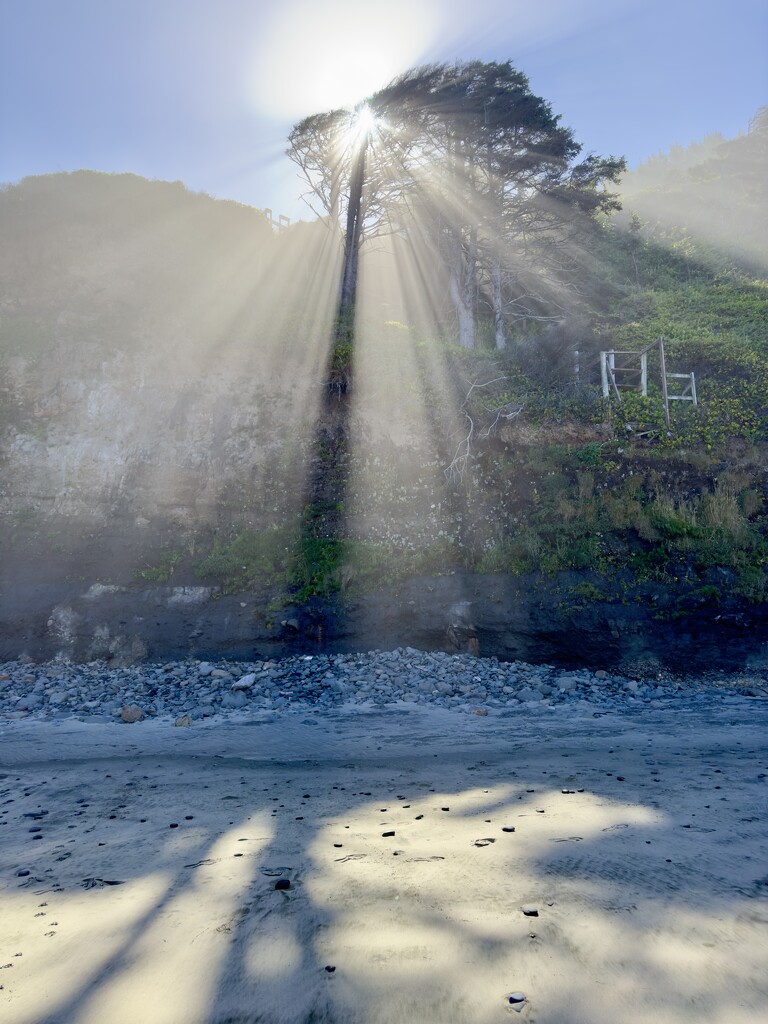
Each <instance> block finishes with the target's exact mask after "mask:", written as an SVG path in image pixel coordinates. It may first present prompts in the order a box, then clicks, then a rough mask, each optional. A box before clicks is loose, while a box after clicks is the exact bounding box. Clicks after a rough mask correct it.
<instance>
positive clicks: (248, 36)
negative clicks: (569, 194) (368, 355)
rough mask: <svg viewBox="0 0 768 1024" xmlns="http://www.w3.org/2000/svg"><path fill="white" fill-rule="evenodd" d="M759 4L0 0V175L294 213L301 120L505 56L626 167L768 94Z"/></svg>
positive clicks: (587, 145) (766, 7) (720, 127)
mask: <svg viewBox="0 0 768 1024" xmlns="http://www.w3.org/2000/svg"><path fill="white" fill-rule="evenodd" d="M766 54H768V2H766V0H463V2H461V0H268V2H266V0H0V181H2V182H8V181H18V180H19V179H20V178H22V177H24V176H25V175H27V174H40V173H44V172H49V171H58V170H75V169H77V168H81V167H85V168H91V169H95V170H101V171H132V172H134V173H136V174H142V175H145V176H146V177H150V178H162V179H168V180H172V181H173V180H178V179H180V180H182V181H183V182H184V183H185V184H186V185H187V186H188V187H190V188H191V189H194V190H201V191H205V192H209V193H210V194H211V195H215V196H220V197H222V198H231V199H237V200H239V201H241V202H244V203H250V204H252V205H254V206H259V207H267V206H269V207H272V208H273V210H274V211H275V213H285V214H288V215H289V216H291V217H293V218H295V217H297V216H299V215H301V214H302V212H303V213H304V216H306V217H309V216H310V214H309V212H308V211H306V209H305V208H303V207H302V205H301V204H300V202H298V200H297V197H298V195H299V193H300V191H301V186H300V182H299V181H298V179H297V178H296V175H295V170H294V167H293V165H292V164H291V163H290V162H289V161H288V160H287V158H285V156H284V155H283V153H284V150H285V138H286V135H287V133H288V131H289V130H290V127H291V125H292V124H293V123H294V121H297V120H299V119H300V118H301V117H303V116H305V115H306V114H311V113H314V112H316V111H317V110H324V109H328V108H330V107H333V106H338V105H341V104H343V103H344V102H347V101H348V102H353V103H354V101H355V100H357V99H359V98H361V97H363V96H365V95H366V94H368V93H370V92H372V91H374V90H375V89H376V88H378V87H380V86H382V85H384V84H385V83H386V82H387V81H388V80H389V79H390V78H392V77H393V76H394V75H395V74H397V73H398V72H400V71H402V70H404V69H405V68H407V67H409V66H413V65H416V64H420V63H425V62H429V61H453V60H456V59H475V58H478V59H482V60H507V59H510V60H511V61H512V62H513V64H514V65H515V66H516V67H517V68H519V69H520V70H521V71H523V72H525V73H526V74H527V75H528V77H529V78H530V81H531V87H532V89H533V91H534V92H536V93H537V94H539V95H541V96H543V97H544V98H545V99H547V100H548V101H549V102H550V103H551V104H552V106H553V108H554V110H555V112H556V113H559V114H561V115H562V120H563V123H564V124H565V125H567V126H569V127H570V128H572V129H573V130H574V133H575V135H576V138H577V139H578V141H580V142H581V143H582V144H583V146H584V150H585V152H596V153H600V154H604V155H607V154H609V153H613V154H616V155H619V154H623V155H625V156H626V157H627V159H628V160H629V162H630V165H635V164H637V163H638V162H640V161H642V160H644V159H646V158H647V157H649V156H651V155H652V154H654V153H657V152H659V151H662V150H667V149H669V147H670V146H671V145H673V144H674V143H680V144H683V145H685V144H687V143H688V142H691V141H693V140H696V139H701V138H702V137H703V136H704V135H706V134H708V133H709V132H713V131H719V132H721V133H722V134H724V135H726V136H733V135H735V134H737V133H738V132H740V131H746V129H747V126H748V123H749V119H750V117H751V116H752V115H753V114H754V113H755V111H756V110H757V108H758V107H759V106H761V105H764V104H766V103H768V60H767V59H766Z"/></svg>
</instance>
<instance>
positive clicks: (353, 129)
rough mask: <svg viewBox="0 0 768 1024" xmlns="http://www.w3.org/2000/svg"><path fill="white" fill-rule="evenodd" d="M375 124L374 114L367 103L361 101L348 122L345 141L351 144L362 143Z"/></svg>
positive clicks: (357, 144)
mask: <svg viewBox="0 0 768 1024" xmlns="http://www.w3.org/2000/svg"><path fill="white" fill-rule="evenodd" d="M375 126H376V115H375V114H374V112H373V111H372V110H371V108H370V107H369V106H368V104H367V103H362V104H361V105H360V106H359V107H357V108H356V110H355V113H354V116H353V118H352V120H351V121H350V124H349V131H348V133H347V136H348V137H347V141H348V143H349V144H350V145H352V146H359V145H361V144H363V143H364V140H366V139H367V138H368V137H369V136H370V135H371V133H372V132H373V130H374V128H375Z"/></svg>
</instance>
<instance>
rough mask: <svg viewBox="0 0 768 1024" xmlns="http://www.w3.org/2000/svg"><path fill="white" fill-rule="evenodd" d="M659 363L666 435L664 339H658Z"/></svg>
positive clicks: (667, 397) (667, 396)
mask: <svg viewBox="0 0 768 1024" xmlns="http://www.w3.org/2000/svg"><path fill="white" fill-rule="evenodd" d="M659 363H660V364H661V393H662V396H663V398H664V419H665V420H666V422H667V433H669V432H670V430H671V427H670V423H669V393H668V392H667V364H666V362H665V361H664V337H663V336H661V337H660V338H659Z"/></svg>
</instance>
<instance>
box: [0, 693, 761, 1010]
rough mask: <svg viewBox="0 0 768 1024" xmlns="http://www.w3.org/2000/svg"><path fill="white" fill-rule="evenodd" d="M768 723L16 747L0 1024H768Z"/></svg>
mask: <svg viewBox="0 0 768 1024" xmlns="http://www.w3.org/2000/svg"><path fill="white" fill-rule="evenodd" d="M766 724H768V701H766V700H764V699H763V700H761V699H759V698H749V697H736V696H732V695H727V696H722V697H721V696H718V695H716V694H715V695H713V696H712V698H711V699H705V700H702V699H699V700H697V701H693V702H690V703H688V704H686V702H685V701H684V700H682V699H681V700H680V701H679V702H678V704H677V705H676V706H674V707H666V708H658V707H649V706H639V707H635V706H631V705H630V704H629V703H627V706H626V707H624V708H622V709H619V710H617V711H614V712H609V713H605V712H596V711H595V710H594V708H592V707H591V706H590V705H588V704H587V703H581V704H576V705H563V706H559V707H547V706H536V707H535V708H534V707H531V708H530V709H516V710H490V711H489V712H488V713H487V714H472V713H468V712H467V711H466V710H464V711H461V712H460V711H453V710H446V709H443V708H436V707H416V706H413V707H410V708H402V707H394V706H387V707H383V708H374V707H370V706H362V707H350V706H342V707H339V708H334V709H329V710H322V711H320V710H316V711H313V710H310V711H300V710H294V709H286V710H285V711H283V712H279V713H278V712H258V713H254V714H253V715H252V716H250V717H249V718H243V719H242V720H239V721H233V720H229V721H227V720H222V719H213V720H211V721H206V722H201V723H195V725H194V727H192V728H187V729H178V728H174V727H173V726H172V725H171V724H169V723H168V722H160V721H144V722H138V723H135V724H133V725H119V724H97V723H89V722H79V721H76V720H64V721H48V722H46V721H32V720H26V721H24V720H21V721H14V722H7V723H4V724H2V725H0V812H2V813H1V814H0V822H1V824H0V839H1V842H2V846H1V849H2V853H0V884H1V885H2V928H1V929H0V986H1V987H2V988H1V990H0V1007H2V1018H3V1020H4V1021H7V1022H9V1024H43V1022H44V1024H107V1022H109V1024H138V1022H141V1024H225V1022H226V1024H257V1022H259V1024H416V1022H418V1024H470V1022H471V1024H491V1022H496V1021H503V1020H508V1019H520V1020H525V1021H529V1022H537V1024H617V1022H620V1024H635V1022H638V1024H639V1022H641V1021H642V1022H646V1021H648V1020H649V1019H653V1020H656V1021H659V1022H663V1024H694V1022H701V1024H757V1022H759V1021H764V1020H766V1019H768V832H767V831H766V794H768V784H767V778H766V777H767V776H768V749H767V748H766ZM510 997H512V999H513V1001H512V1002H510Z"/></svg>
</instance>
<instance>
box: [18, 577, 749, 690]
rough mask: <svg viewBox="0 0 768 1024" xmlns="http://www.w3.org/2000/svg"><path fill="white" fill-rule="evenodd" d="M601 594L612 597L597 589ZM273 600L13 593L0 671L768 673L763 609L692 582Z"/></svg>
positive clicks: (133, 591) (128, 592)
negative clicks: (454, 660)
mask: <svg viewBox="0 0 768 1024" xmlns="http://www.w3.org/2000/svg"><path fill="white" fill-rule="evenodd" d="M601 588H604V589H601ZM269 598H270V595H269V594H267V593H261V594H254V593H248V594H238V595H229V596H221V595H220V594H219V593H218V591H217V590H216V588H212V587H205V586H193V585H188V586H170V585H163V586H159V585H155V586H148V585H146V584H144V585H142V584H133V585H127V586H124V585H117V584H104V583H88V582H77V583H73V582H56V583H45V582H42V581H39V582H36V583H26V584H18V585H14V584H12V583H9V584H5V585H4V586H3V588H2V590H1V591H0V658H2V659H13V658H18V657H22V656H25V657H28V658H30V659H31V660H33V661H45V660H48V659H50V658H54V657H56V656H57V655H58V656H63V657H66V658H68V659H71V660H73V661H84V662H85V661H91V660H94V659H103V660H105V661H106V662H107V663H109V664H112V665H127V664H137V663H141V662H142V661H146V660H151V661H158V660H168V659H171V658H188V657H196V658H212V659H214V660H215V659H219V658H225V657H232V658H249V657H260V658H264V657H288V656H292V655H296V654H301V653H329V654H331V653H348V652H355V651H368V650H374V649H384V650H386V649H392V648H395V647H401V646H411V647H416V648H419V649H422V650H433V651H438V650H442V651H447V652H451V653H470V654H480V655H481V656H484V657H497V658H499V659H500V660H503V661H512V660H522V661H526V662H530V663H534V664H536V663H539V664H540V663H548V664H553V665H557V666H561V667H566V668H575V667H587V668H593V669H605V670H609V671H619V672H622V673H625V674H628V675H637V676H648V675H653V674H655V673H656V672H658V671H667V672H673V673H689V672H697V671H698V672H701V671H706V670H708V669H716V670H721V671H735V672H738V671H757V672H759V673H760V672H764V671H766V670H768V608H766V605H765V604H754V605H748V604H745V603H736V602H734V603H733V604H732V605H730V604H727V603H720V604H717V603H714V602H709V601H708V600H707V597H706V593H705V594H702V593H701V588H699V589H696V588H695V587H693V586H691V587H687V588H686V586H685V583H684V582H681V584H680V586H679V587H678V588H676V589H675V590H674V591H665V590H663V589H660V588H659V587H658V585H650V584H648V585H647V586H645V587H643V586H637V585H635V586H634V587H633V586H630V585H629V584H626V585H622V581H621V580H620V579H618V580H616V581H614V583H613V584H612V587H611V591H610V592H607V588H605V581H604V580H603V579H602V578H601V577H598V576H596V575H595V576H594V577H591V576H589V575H588V574H584V573H578V574H577V573H560V574H558V576H556V577H542V576H531V575H529V576H511V575H504V574H494V575H476V574H470V573H455V574H452V575H448V576H438V577H421V578H416V579H412V580H409V581H407V582H405V583H403V584H401V585H400V586H399V587H397V588H390V589H384V590H381V591H379V592H376V593H371V594H365V595H362V596H358V597H348V598H345V597H343V596H342V597H336V598H332V599H329V600H321V599H314V600H313V601H311V602H310V603H308V604H304V605H302V606H290V605H288V606H286V605H282V606H280V607H278V608H277V609H272V610H270V608H269Z"/></svg>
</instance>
